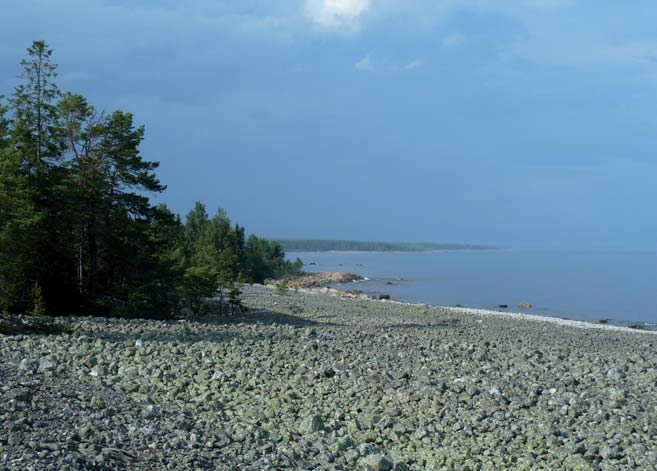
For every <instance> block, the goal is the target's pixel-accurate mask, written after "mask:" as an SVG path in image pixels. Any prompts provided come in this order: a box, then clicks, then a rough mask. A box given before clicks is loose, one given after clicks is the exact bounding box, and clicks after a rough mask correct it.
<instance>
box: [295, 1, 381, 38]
mask: <svg viewBox="0 0 657 471" xmlns="http://www.w3.org/2000/svg"><path fill="white" fill-rule="evenodd" d="M369 8H370V0H306V15H307V16H308V18H309V19H310V20H311V21H312V22H314V23H316V24H318V25H320V26H322V27H324V28H328V29H335V30H339V31H340V30H341V31H344V30H347V31H349V30H354V29H358V27H359V26H360V19H361V17H362V16H363V15H364V14H365V13H366V12H367V11H368V10H369Z"/></svg>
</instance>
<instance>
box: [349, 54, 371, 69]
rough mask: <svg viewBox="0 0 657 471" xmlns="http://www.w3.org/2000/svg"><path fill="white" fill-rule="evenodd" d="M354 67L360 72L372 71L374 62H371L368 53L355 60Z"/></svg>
mask: <svg viewBox="0 0 657 471" xmlns="http://www.w3.org/2000/svg"><path fill="white" fill-rule="evenodd" d="M354 67H355V68H356V70H360V71H361V72H374V64H372V60H371V59H370V56H369V54H368V55H366V56H365V57H363V58H362V59H361V60H359V61H358V62H356V63H355V64H354Z"/></svg>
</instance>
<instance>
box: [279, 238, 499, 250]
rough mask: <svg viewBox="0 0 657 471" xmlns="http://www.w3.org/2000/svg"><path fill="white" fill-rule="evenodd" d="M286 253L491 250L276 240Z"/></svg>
mask: <svg viewBox="0 0 657 471" xmlns="http://www.w3.org/2000/svg"><path fill="white" fill-rule="evenodd" d="M275 242H278V243H279V244H281V246H282V247H283V250H285V251H286V252H330V251H343V252H430V251H433V250H492V249H495V247H493V246H489V245H470V244H450V243H443V244H438V243H433V242H416V243H406V242H371V241H357V240H315V239H276V240H275Z"/></svg>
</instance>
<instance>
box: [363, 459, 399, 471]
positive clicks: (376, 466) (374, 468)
mask: <svg viewBox="0 0 657 471" xmlns="http://www.w3.org/2000/svg"><path fill="white" fill-rule="evenodd" d="M361 464H362V465H363V466H364V467H365V469H367V470H369V471H390V470H391V469H392V463H391V462H390V461H388V460H387V459H386V457H385V456H383V455H369V456H366V457H365V458H363V459H362V460H361Z"/></svg>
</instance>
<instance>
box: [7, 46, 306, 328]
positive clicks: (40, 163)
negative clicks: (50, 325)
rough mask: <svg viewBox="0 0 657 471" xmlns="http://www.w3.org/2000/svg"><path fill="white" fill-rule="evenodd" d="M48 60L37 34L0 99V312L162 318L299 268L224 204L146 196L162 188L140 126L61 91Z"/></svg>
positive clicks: (232, 303)
mask: <svg viewBox="0 0 657 471" xmlns="http://www.w3.org/2000/svg"><path fill="white" fill-rule="evenodd" d="M51 59H52V50H51V49H49V48H48V46H47V45H46V44H45V42H43V41H35V42H34V43H33V44H32V46H31V47H30V48H29V49H28V51H27V58H26V59H25V60H24V61H22V62H21V65H22V67H23V82H22V83H21V84H19V85H18V86H17V87H16V89H15V90H14V93H13V95H12V97H11V99H10V100H9V102H8V105H9V106H6V104H5V103H4V102H3V101H2V99H1V97H0V311H8V312H19V313H32V314H36V315H37V316H35V317H39V318H42V317H43V315H44V314H46V315H53V314H77V313H82V314H98V315H122V316H154V317H165V316H171V315H176V314H177V313H178V312H179V309H180V307H181V306H182V305H186V306H188V307H189V308H190V309H191V310H192V311H193V312H200V311H201V309H202V306H203V299H204V298H208V297H213V296H218V297H219V299H220V301H221V303H220V304H221V306H222V307H221V309H222V311H223V309H224V305H225V306H226V307H227V309H228V311H229V312H231V313H232V312H235V311H238V310H241V309H242V308H243V305H242V301H241V289H240V285H241V284H242V283H245V282H260V283H261V282H263V281H264V279H265V278H273V277H279V276H285V275H290V274H294V273H299V272H300V270H301V265H302V264H301V261H300V260H297V261H296V262H293V263H292V262H288V261H286V260H285V252H284V251H283V248H282V247H281V245H280V244H278V243H276V242H270V241H267V240H265V239H259V238H257V237H255V236H249V237H248V238H247V237H246V233H245V229H244V228H243V227H240V226H239V225H232V224H231V221H230V219H229V218H228V216H227V215H226V212H225V211H223V210H222V209H219V210H218V211H217V212H216V214H215V215H214V216H213V217H212V218H209V217H208V214H207V211H206V209H205V206H204V205H203V204H201V203H196V205H195V206H194V208H193V209H192V210H191V211H190V212H189V214H188V215H187V217H186V219H185V223H184V224H183V223H182V222H181V219H180V217H179V216H178V215H176V214H174V213H172V212H171V211H170V210H169V209H168V208H167V207H166V206H164V205H159V206H155V207H154V206H152V204H151V202H150V200H149V198H148V196H147V195H148V194H152V193H159V192H161V191H163V190H164V189H165V186H164V185H162V184H161V183H160V182H159V180H158V179H157V176H156V174H155V172H156V170H157V168H158V163H157V162H152V161H148V160H145V159H144V158H143V157H142V156H141V154H140V151H139V146H140V144H141V142H142V141H143V139H144V127H143V126H137V125H136V124H135V123H134V119H133V116H132V114H131V113H128V112H125V111H121V110H117V111H114V112H111V113H103V112H98V111H96V109H95V108H94V107H93V105H91V104H90V103H89V102H88V101H87V100H86V99H85V98H84V97H83V96H82V95H79V94H75V93H70V92H66V93H62V92H61V91H60V90H59V88H58V87H57V85H56V84H55V83H54V79H55V77H56V75H57V73H56V70H57V66H56V65H54V64H53V63H52V61H51ZM43 318H44V319H45V317H43Z"/></svg>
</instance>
